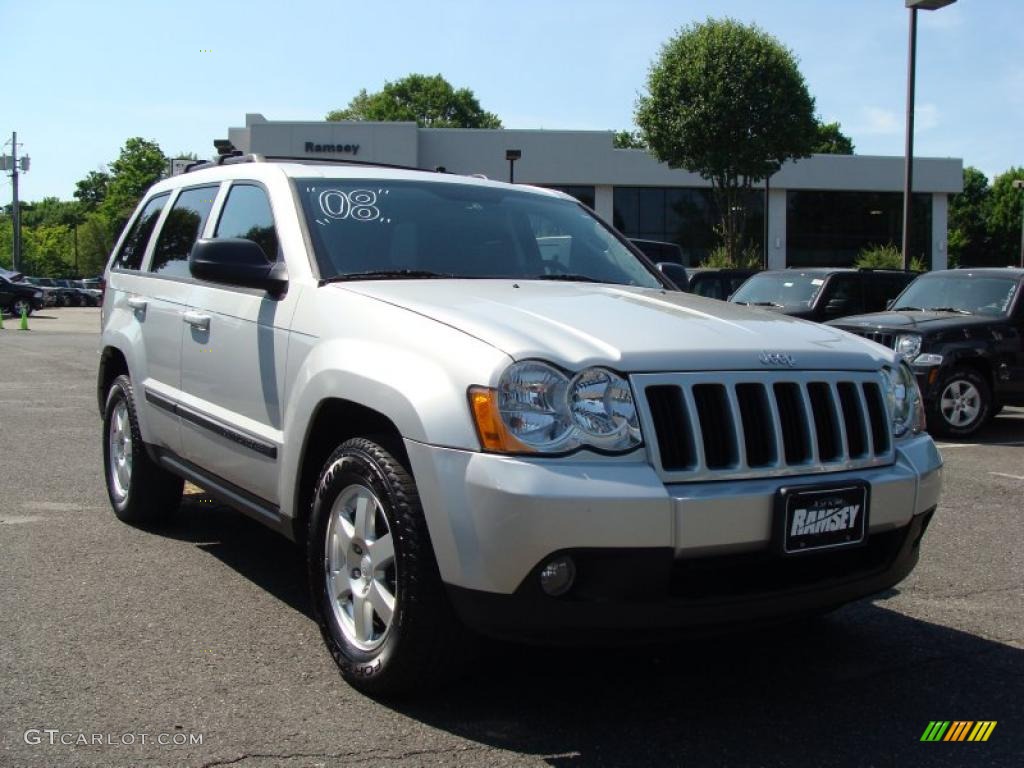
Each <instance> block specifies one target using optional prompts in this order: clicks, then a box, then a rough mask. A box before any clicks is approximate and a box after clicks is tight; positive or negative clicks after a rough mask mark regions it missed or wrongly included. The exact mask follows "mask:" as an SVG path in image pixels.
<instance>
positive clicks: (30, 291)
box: [0, 269, 103, 315]
mask: <svg viewBox="0 0 1024 768" xmlns="http://www.w3.org/2000/svg"><path fill="white" fill-rule="evenodd" d="M101 303H103V280H102V279H101V278H90V279H87V280H72V279H69V278H53V277H26V276H25V275H23V274H21V273H20V272H11V271H10V270H7V269H0V310H2V311H4V312H9V313H10V314H13V315H20V314H21V313H22V310H24V311H25V312H26V314H29V315H31V314H32V313H33V312H35V311H36V310H39V309H42V308H43V307H98V306H99V305H100V304H101Z"/></svg>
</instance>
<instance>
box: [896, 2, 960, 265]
mask: <svg viewBox="0 0 1024 768" xmlns="http://www.w3.org/2000/svg"><path fill="white" fill-rule="evenodd" d="M955 2H956V0H906V7H907V8H909V9H910V39H909V41H908V44H907V49H908V50H907V137H906V145H905V148H904V156H903V167H904V172H903V269H904V270H909V269H910V224H911V219H912V213H913V205H912V200H913V199H912V197H911V195H912V194H913V191H914V190H913V187H914V85H915V83H914V81H915V79H916V75H917V72H916V69H917V12H918V10H922V11H936V10H938V9H939V8H944V7H945V6H947V5H952V4H953V3H955Z"/></svg>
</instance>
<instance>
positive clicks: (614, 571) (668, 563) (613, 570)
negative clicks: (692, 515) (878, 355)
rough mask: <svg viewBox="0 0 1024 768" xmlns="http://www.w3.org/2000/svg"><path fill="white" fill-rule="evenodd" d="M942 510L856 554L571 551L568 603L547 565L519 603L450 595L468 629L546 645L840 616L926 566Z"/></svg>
mask: <svg viewBox="0 0 1024 768" xmlns="http://www.w3.org/2000/svg"><path fill="white" fill-rule="evenodd" d="M934 511H935V510H934V509H931V510H928V511H927V512H925V513H924V514H922V515H918V516H916V517H914V518H913V520H912V522H911V523H910V525H908V526H906V527H904V528H901V529H897V530H893V531H887V532H885V533H880V534H873V535H872V536H870V537H869V538H868V542H867V544H865V545H864V546H861V547H856V548H852V549H849V550H835V551H832V552H822V553H820V554H814V555H802V556H799V557H784V556H782V555H779V554H776V553H774V552H767V551H766V552H757V553H747V554H742V555H727V556H721V557H705V558H694V559H690V560H676V559H675V558H674V555H673V550H672V549H671V548H667V547H666V548H656V549H599V550H594V549H591V550H567V551H565V552H564V554H568V555H570V556H571V557H572V558H573V560H574V562H575V563H576V569H577V579H576V583H575V585H574V586H573V588H572V589H571V590H570V591H569V593H568V594H567V595H565V596H562V597H550V596H548V595H546V594H545V593H544V592H543V591H542V590H541V588H540V581H539V572H540V570H541V568H542V567H543V563H538V565H537V567H536V568H535V569H534V570H533V571H531V573H530V574H529V575H528V576H527V578H526V579H524V580H523V583H522V584H521V585H520V587H519V589H517V590H516V591H515V592H514V593H512V594H508V595H505V594H498V593H493V592H482V591H478V590H471V589H465V588H462V587H456V586H451V585H449V586H448V592H449V595H450V597H451V600H452V604H453V605H454V607H455V610H456V612H457V613H458V615H459V617H460V618H461V619H462V620H463V621H464V622H465V623H466V624H467V625H468V626H469V627H471V628H473V629H475V630H476V631H478V632H482V633H484V634H487V635H491V636H493V637H500V638H506V639H515V640H522V641H527V642H537V643H564V642H572V643H577V642H583V643H587V642H597V643H617V642H623V640H624V637H625V636H624V635H623V634H622V633H623V630H632V631H633V633H632V634H630V635H629V636H628V637H629V641H630V642H634V641H636V640H637V639H639V637H645V636H646V637H649V638H651V639H656V638H658V637H659V636H662V635H664V634H666V633H668V634H672V633H675V632H678V631H679V630H691V631H692V630H695V629H699V628H709V629H720V628H728V627H729V626H731V625H743V624H751V623H764V622H772V621H778V620H781V619H785V618H787V617H795V616H801V615H807V614H812V613H815V612H818V611H822V610H828V609H830V608H835V607H838V606H840V605H843V604H844V603H848V602H851V601H854V600H859V599H861V598H863V597H867V596H869V595H874V594H877V593H879V592H884V591H885V590H887V589H889V588H890V587H892V586H894V585H896V584H897V583H899V582H900V581H902V580H903V579H904V578H905V577H906V576H907V574H909V573H910V572H911V571H912V570H913V569H914V566H915V565H916V564H917V558H918V552H919V546H920V543H921V538H922V537H923V535H924V531H925V529H926V528H927V526H928V523H929V522H930V521H931V517H932V514H933V513H934ZM554 554H556V553H552V556H554ZM548 559H549V558H546V559H545V562H547V560H548ZM636 630H641V632H640V635H639V637H638V635H637V634H636Z"/></svg>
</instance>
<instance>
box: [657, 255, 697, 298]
mask: <svg viewBox="0 0 1024 768" xmlns="http://www.w3.org/2000/svg"><path fill="white" fill-rule="evenodd" d="M655 266H656V267H657V268H658V271H659V272H661V274H663V275H664V276H665V277H667V278H668V279H669V281H670V282H671V283H672V284H673V285H674V286H675V287H676V290H677V291H685V290H686V289H687V288H689V286H690V278H689V276H688V275H687V274H686V267H684V266H683V265H682V264H673V263H672V262H671V261H659V262H658V263H657V264H655Z"/></svg>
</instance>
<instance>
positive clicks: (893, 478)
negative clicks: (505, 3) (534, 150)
mask: <svg viewBox="0 0 1024 768" xmlns="http://www.w3.org/2000/svg"><path fill="white" fill-rule="evenodd" d="M106 279H107V283H106V285H107V290H106V294H105V299H104V304H103V334H102V347H101V362H100V368H99V380H98V396H99V405H100V408H101V411H102V412H103V448H104V459H105V475H106V484H107V488H108V491H109V495H110V500H111V503H112V505H113V507H114V511H115V513H116V514H117V515H118V517H120V518H121V519H123V520H125V521H127V522H132V523H146V522H150V521H155V520H157V519H159V518H161V517H164V516H166V515H167V514H168V513H170V512H172V511H173V510H174V509H175V507H176V506H177V505H178V504H179V501H180V498H181V492H182V482H183V479H187V480H190V481H192V482H193V483H195V484H197V485H199V486H200V487H202V488H204V489H206V490H207V491H208V492H209V493H211V494H213V495H214V496H216V497H219V498H220V499H222V500H224V501H225V502H227V503H228V504H231V505H233V506H235V507H237V508H238V509H239V510H241V511H242V512H245V513H246V514H249V515H251V516H252V517H254V518H256V519H257V520H260V521H261V522H263V523H265V524H266V525H269V526H271V527H272V528H274V529H275V530H278V531H280V532H281V533H282V534H284V535H285V536H287V537H289V538H291V539H293V540H295V541H297V542H299V543H300V544H301V545H302V546H304V547H305V548H306V551H307V554H308V564H309V565H308V568H309V586H310V590H311V598H312V604H313V607H314V610H315V613H316V616H317V619H318V621H319V623H320V626H321V628H322V631H323V636H324V639H325V641H326V643H327V646H328V648H329V649H330V651H331V653H332V654H333V656H334V658H335V659H336V660H337V662H338V664H339V666H340V668H341V670H342V673H343V674H344V676H345V677H346V679H348V680H349V681H350V682H351V683H352V684H353V685H355V686H357V687H359V688H361V689H362V690H365V691H368V692H370V693H377V694H383V693H389V692H394V691H397V690H401V689H407V688H409V687H412V686H415V685H417V684H421V683H422V682H423V681H425V680H427V679H429V678H430V677H431V676H434V675H438V674H445V675H450V674H451V673H452V671H453V669H457V668H458V667H459V666H460V665H463V664H465V663H466V662H465V659H466V656H464V655H462V650H463V649H464V648H466V647H467V642H468V641H469V640H470V639H471V638H472V637H473V635H474V634H476V633H483V634H489V635H495V636H501V637H511V638H520V639H526V640H530V641H537V642H548V641H552V640H556V639H557V640H566V639H569V640H573V639H581V640H582V639H594V638H606V639H608V638H610V639H613V640H614V639H618V640H619V641H620V642H627V641H628V642H630V643H635V642H638V641H640V640H642V639H646V638H651V637H656V636H659V635H660V634H662V633H663V632H664V631H666V630H677V629H680V628H686V627H691V626H697V625H722V624H731V623H735V622H748V621H757V620H766V619H775V618H778V617H785V616H795V615H801V614H809V613H813V612H818V611H823V610H828V609H831V608H834V607H836V606H838V605H841V604H843V603H845V602H848V601H851V600H856V599H858V598H861V597H864V596H866V595H871V594H874V593H877V592H880V591H882V590H885V589H887V588H889V587H891V586H892V585H894V584H896V583H897V582H898V581H900V580H901V579H902V578H903V577H904V576H906V575H907V573H909V572H910V570H911V569H912V568H913V567H914V564H915V563H916V562H917V558H918V551H919V545H920V542H921V538H922V536H923V534H924V531H925V528H926V527H927V525H928V522H929V520H930V518H931V516H932V513H933V512H934V510H935V508H936V505H937V503H938V499H939V491H940V485H941V459H940V457H939V454H938V452H937V450H936V448H935V445H934V444H933V442H932V441H931V439H930V438H929V437H928V436H927V435H926V434H924V433H923V432H922V412H921V402H920V397H919V393H918V390H917V386H916V384H915V382H914V377H913V375H912V374H911V372H910V371H909V369H908V368H907V366H906V365H905V364H903V363H902V362H901V361H900V359H899V358H898V357H897V355H896V354H895V352H893V351H892V350H889V349H886V348H884V347H882V346H879V345H877V344H874V343H873V342H869V341H866V340H863V339H859V338H857V337H854V336H851V335H849V334H846V333H844V332H842V331H838V330H836V329H833V328H828V327H824V326H820V325H814V324H810V323H805V322H802V321H798V320H793V319H790V318H787V317H782V316H778V315H772V314H768V313H765V312H762V311H758V310H753V309H747V308H744V307H739V306H736V305H731V304H726V303H722V302H718V301H714V300H709V299H703V298H701V297H696V296H692V295H688V294H684V293H679V292H677V291H674V290H673V287H672V285H671V284H670V283H669V282H668V281H667V280H665V279H664V278H663V277H662V275H661V273H660V272H659V270H658V269H656V268H655V266H654V265H653V264H652V263H651V262H650V261H648V260H647V259H646V258H645V257H643V256H642V255H641V254H640V253H639V251H637V250H636V249H635V248H634V247H633V246H631V245H630V244H629V243H628V241H626V240H625V239H624V238H623V237H622V236H620V235H619V234H618V233H616V232H615V231H613V230H612V229H610V228H609V227H608V226H606V225H605V224H604V223H602V222H601V221H600V220H599V219H598V218H597V217H596V216H595V215H594V214H593V213H592V212H591V211H589V210H588V209H586V208H585V207H583V206H582V205H580V204H579V203H577V202H576V201H575V200H573V199H571V198H569V197H567V196H565V195H563V194H560V193H557V192H552V191H548V190H542V189H536V188H530V187H523V186H510V185H508V184H502V183H495V182H490V181H486V180H481V179H476V178H469V177H464V176H457V175H450V174H443V173H428V172H421V171H415V170H405V169H397V168H394V167H381V166H370V165H362V164H356V163H351V162H350V163H343V164H325V163H316V162H311V161H306V162H304V161H301V160H283V159H278V160H273V159H267V158H261V157H258V156H246V157H232V158H228V159H226V160H225V159H223V158H222V160H221V161H220V162H217V163H208V164H205V165H204V166H201V167H199V168H197V169H194V170H191V171H190V172H188V173H185V174H183V175H181V176H177V177H174V178H171V179H168V180H165V181H162V182H160V183H158V184H156V185H155V186H154V187H153V188H152V189H151V190H150V191H149V192H148V193H147V195H146V196H145V199H144V200H143V201H142V202H141V203H140V205H139V207H138V210H137V211H136V213H135V216H134V218H133V219H132V220H131V222H130V223H129V225H128V226H127V227H126V230H125V232H124V234H123V235H122V237H121V239H120V241H119V242H118V244H117V246H116V248H115V250H114V253H113V255H112V257H111V261H110V264H109V266H108V269H107V272H106ZM467 630H473V631H472V632H470V631H467Z"/></svg>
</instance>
